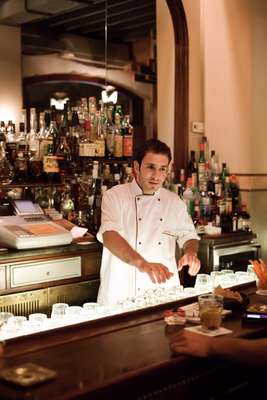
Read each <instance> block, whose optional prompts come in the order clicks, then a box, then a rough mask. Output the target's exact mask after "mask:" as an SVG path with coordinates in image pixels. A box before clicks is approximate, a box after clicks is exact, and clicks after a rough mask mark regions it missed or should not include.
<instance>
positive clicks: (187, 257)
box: [177, 253, 200, 276]
mask: <svg viewBox="0 0 267 400" xmlns="http://www.w3.org/2000/svg"><path fill="white" fill-rule="evenodd" d="M185 265H189V269H188V273H189V275H191V276H195V275H196V274H197V273H198V271H199V270H200V261H199V259H198V258H197V255H196V254H190V253H188V254H184V255H183V257H181V258H180V260H179V261H178V265H177V266H178V271H181V269H182V268H183V267H184V266H185Z"/></svg>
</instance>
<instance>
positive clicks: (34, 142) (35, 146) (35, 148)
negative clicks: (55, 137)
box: [27, 107, 39, 159]
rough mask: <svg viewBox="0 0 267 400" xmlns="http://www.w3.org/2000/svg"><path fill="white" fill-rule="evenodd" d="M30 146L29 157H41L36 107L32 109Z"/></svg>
mask: <svg viewBox="0 0 267 400" xmlns="http://www.w3.org/2000/svg"><path fill="white" fill-rule="evenodd" d="M27 141H28V147H29V158H30V159H31V158H32V157H36V158H37V159H38V158H39V140H38V138H37V115H36V108H34V107H32V108H31V109H30V131H29V134H28V138H27Z"/></svg>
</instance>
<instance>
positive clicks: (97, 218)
mask: <svg viewBox="0 0 267 400" xmlns="http://www.w3.org/2000/svg"><path fill="white" fill-rule="evenodd" d="M101 184H102V182H101V179H99V178H97V179H96V182H95V198H94V204H93V210H94V211H93V229H94V232H95V233H96V232H97V231H98V229H99V227H100V224H101V202H102V190H101Z"/></svg>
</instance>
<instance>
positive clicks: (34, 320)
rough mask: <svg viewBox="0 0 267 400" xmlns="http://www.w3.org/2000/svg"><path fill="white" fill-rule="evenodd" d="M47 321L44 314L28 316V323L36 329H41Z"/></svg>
mask: <svg viewBox="0 0 267 400" xmlns="http://www.w3.org/2000/svg"><path fill="white" fill-rule="evenodd" d="M46 320H47V315H46V314H44V313H33V314H30V315H29V321H30V322H31V324H32V326H34V325H35V326H36V328H42V326H43V325H44V323H45V322H46Z"/></svg>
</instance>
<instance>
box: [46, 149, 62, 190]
mask: <svg viewBox="0 0 267 400" xmlns="http://www.w3.org/2000/svg"><path fill="white" fill-rule="evenodd" d="M43 165H44V172H45V174H46V176H47V179H48V182H49V183H50V184H52V183H60V175H59V166H58V160H57V156H56V155H55V154H54V149H53V145H52V144H49V145H48V146H47V153H46V155H44V157H43Z"/></svg>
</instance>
